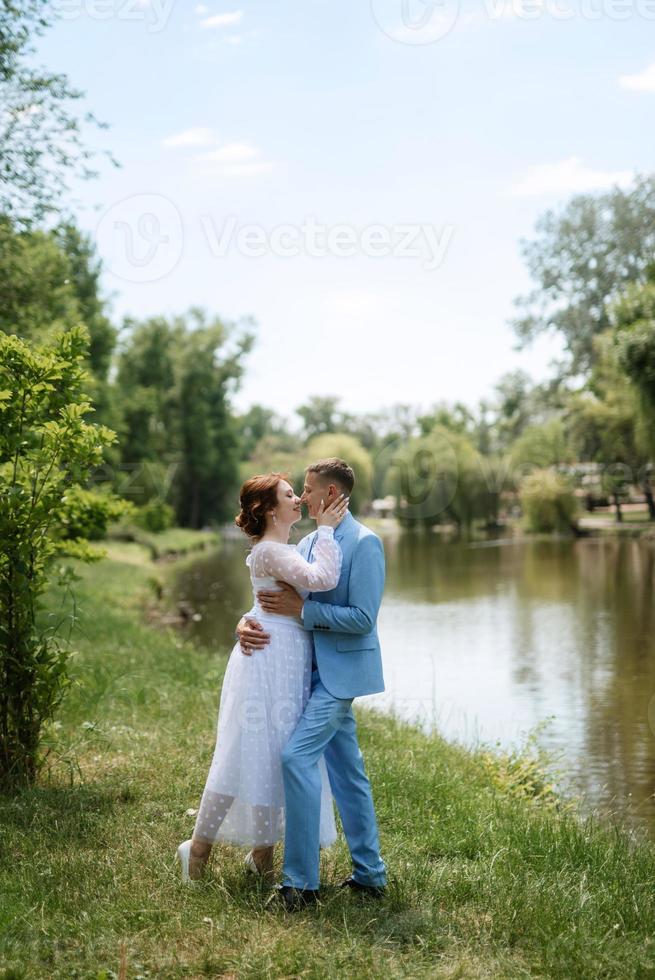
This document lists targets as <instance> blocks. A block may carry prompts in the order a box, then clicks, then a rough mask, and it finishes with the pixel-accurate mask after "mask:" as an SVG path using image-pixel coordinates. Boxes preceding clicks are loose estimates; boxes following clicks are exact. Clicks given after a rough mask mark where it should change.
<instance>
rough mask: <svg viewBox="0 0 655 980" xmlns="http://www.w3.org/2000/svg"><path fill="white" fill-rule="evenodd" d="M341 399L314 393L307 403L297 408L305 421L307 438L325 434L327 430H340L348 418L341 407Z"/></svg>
mask: <svg viewBox="0 0 655 980" xmlns="http://www.w3.org/2000/svg"><path fill="white" fill-rule="evenodd" d="M339 402H340V399H339V398H336V397H334V396H333V395H313V396H312V397H311V398H310V399H309V401H308V402H307V404H306V405H301V406H300V407H299V408H297V409H296V414H297V415H299V416H300V418H301V419H302V421H303V427H304V434H305V439H307V440H309V439H313V438H314V436H318V435H323V434H324V433H326V432H339V431H340V430H341V429H342V428H343V423H344V421H345V419H346V416H345V415H344V413H343V412H342V411H341V410H340V409H339V407H338V405H339Z"/></svg>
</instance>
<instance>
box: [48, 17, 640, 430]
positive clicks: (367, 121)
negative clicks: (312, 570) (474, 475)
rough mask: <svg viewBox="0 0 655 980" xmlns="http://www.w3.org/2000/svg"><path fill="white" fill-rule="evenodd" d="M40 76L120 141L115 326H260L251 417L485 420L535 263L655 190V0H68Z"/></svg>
mask: <svg viewBox="0 0 655 980" xmlns="http://www.w3.org/2000/svg"><path fill="white" fill-rule="evenodd" d="M55 6H56V8H57V10H58V13H59V20H58V22H57V23H56V24H55V26H54V27H53V28H52V29H51V30H49V31H48V33H47V34H46V35H45V36H44V38H43V39H42V41H41V42H40V44H39V55H40V58H41V60H42V61H43V62H44V63H45V64H46V65H47V66H48V68H50V69H51V70H57V71H65V72H66V73H67V74H68V75H69V77H70V79H71V81H72V83H73V84H74V85H75V86H76V87H77V88H80V89H82V90H84V91H85V93H86V95H85V99H84V100H83V106H84V108H86V109H89V110H92V111H93V112H94V113H95V115H96V116H97V117H98V118H99V119H101V120H103V121H104V122H106V123H108V124H109V128H108V129H107V130H106V131H97V130H89V131H88V137H87V140H88V142H89V143H90V144H91V145H92V146H94V147H96V148H98V149H103V148H106V149H110V150H111V152H112V153H113V155H114V156H115V157H116V158H117V159H118V160H119V161H120V163H121V167H120V169H115V168H112V167H111V166H109V165H108V164H107V163H100V175H99V177H98V178H97V179H95V180H92V181H87V182H81V181H74V182H73V184H72V193H73V194H74V196H75V198H76V199H77V200H78V201H79V206H78V208H77V213H78V220H79V224H80V226H81V227H82V228H83V229H84V230H86V231H88V232H90V233H91V234H92V235H93V237H94V239H95V241H96V243H97V248H98V253H99V255H100V257H101V258H102V260H103V263H104V271H103V276H102V288H103V290H104V291H105V293H106V294H107V295H111V312H112V316H113V318H114V320H115V321H119V320H120V319H122V317H123V316H126V315H130V316H133V317H137V318H145V317H148V316H154V315H166V316H169V315H175V314H181V313H183V312H184V311H185V310H187V309H189V307H191V306H202V307H204V308H205V309H206V310H207V311H208V313H209V314H211V315H217V316H220V317H221V319H223V320H225V321H229V322H234V323H239V322H245V321H246V320H247V318H252V319H253V320H254V322H255V324H256V326H255V328H254V329H255V334H256V344H255V347H254V349H253V351H252V353H250V354H249V355H248V357H247V364H246V368H247V369H246V375H245V378H244V382H243V385H242V388H241V390H240V391H239V393H238V394H237V395H236V397H235V407H236V408H237V409H238V410H245V409H246V408H247V407H248V406H249V405H251V404H254V403H258V404H263V405H267V406H269V407H271V408H273V409H275V410H276V411H278V412H279V413H281V414H282V415H285V416H287V417H290V416H292V414H293V411H294V409H295V408H296V407H297V406H298V405H301V404H302V403H304V402H306V400H307V399H308V397H310V396H311V395H334V396H337V397H339V398H341V400H342V406H343V408H344V409H346V410H347V411H351V412H366V413H368V412H374V411H377V410H379V409H381V408H383V407H384V406H389V405H392V404H394V403H411V404H414V405H416V406H418V407H420V408H422V409H423V410H426V409H428V408H429V407H430V406H431V405H433V404H435V403H437V402H442V401H447V402H454V401H462V402H465V403H466V404H469V405H471V406H474V405H476V404H477V403H478V401H479V400H480V399H481V398H489V397H491V396H492V395H493V387H494V384H495V383H496V381H497V380H498V379H499V378H500V376H501V375H502V374H503V373H505V372H507V371H510V370H514V369H516V368H522V369H523V370H526V371H527V372H528V373H529V374H530V375H531V376H532V377H533V378H534V379H535V380H541V379H543V378H545V377H547V376H549V374H550V373H551V369H550V363H551V360H552V358H554V357H558V356H559V355H560V354H561V346H560V342H559V340H558V338H556V337H550V338H549V337H545V338H542V339H541V340H539V341H538V342H537V343H535V344H534V345H533V346H532V347H531V348H530V349H528V350H526V351H523V352H519V351H517V350H515V346H516V339H515V335H514V333H513V331H512V328H511V325H510V320H511V317H512V315H513V312H514V307H513V300H514V298H515V297H516V296H518V295H520V294H522V293H525V292H526V291H527V290H528V289H529V288H530V280H529V277H528V273H527V270H526V268H525V264H524V262H523V260H522V257H521V253H520V248H519V243H520V240H521V239H525V238H528V239H529V238H531V237H533V236H534V226H535V222H536V220H537V218H538V217H539V215H540V214H542V213H543V212H544V211H546V210H548V209H552V208H555V209H559V208H561V207H563V205H564V204H565V203H566V201H567V200H568V199H569V198H570V197H571V195H572V194H574V193H578V192H600V191H603V190H605V189H607V188H609V187H611V186H613V185H615V184H618V185H620V186H628V185H629V183H630V181H631V179H632V177H633V176H634V174H635V173H646V172H649V171H651V170H652V169H653V150H654V138H653V134H654V133H655V127H654V126H653V110H654V109H655V0H575V2H573V0H509V2H506V0H466V2H461V3H460V4H457V2H456V0H440V2H432V0H431V2H424V0H329V2H328V0H304V2H302V3H301V2H299V0H279V2H277V3H271V2H270V0H269V2H267V3H264V2H262V0H245V2H243V3H241V2H239V0H235V2H230V3H226V2H214V0H206V2H203V3H196V2H182V0H174V2H171V0H58V2H57V3H55Z"/></svg>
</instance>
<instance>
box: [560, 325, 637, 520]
mask: <svg viewBox="0 0 655 980" xmlns="http://www.w3.org/2000/svg"><path fill="white" fill-rule="evenodd" d="M594 357H595V366H594V368H593V371H592V372H591V375H590V378H589V381H588V383H587V384H586V385H585V387H584V388H583V389H582V390H580V391H579V392H576V393H572V394H571V395H570V397H569V402H568V405H567V408H566V411H565V413H564V416H563V420H564V424H565V427H566V432H567V441H568V443H569V445H570V446H571V448H572V450H573V452H574V454H575V456H576V458H577V459H578V460H581V461H583V462H585V461H591V462H595V463H598V464H600V466H601V478H600V482H601V487H602V490H603V492H604V493H606V494H607V495H608V496H609V497H610V498H611V500H612V501H613V503H614V507H615V510H616V519H617V521H621V520H622V519H623V517H622V512H621V500H622V498H623V497H624V496H625V494H626V492H627V490H628V488H629V486H630V485H631V484H640V485H641V487H642V489H643V490H644V493H645V495H646V499H647V502H648V507H649V512H650V515H651V518H653V517H655V505H654V503H653V495H652V491H651V488H650V480H649V469H648V465H647V464H648V459H649V451H648V426H647V425H645V424H644V420H643V419H642V418H641V417H640V409H639V397H638V393H637V389H636V387H635V386H634V385H633V384H632V383H631V381H630V380H629V378H628V377H627V375H626V374H625V372H624V371H623V369H622V366H621V363H620V358H619V351H618V348H617V344H616V337H615V335H614V333H613V332H612V331H611V330H608V331H606V332H605V333H604V334H599V335H598V336H597V337H596V338H595V339H594Z"/></svg>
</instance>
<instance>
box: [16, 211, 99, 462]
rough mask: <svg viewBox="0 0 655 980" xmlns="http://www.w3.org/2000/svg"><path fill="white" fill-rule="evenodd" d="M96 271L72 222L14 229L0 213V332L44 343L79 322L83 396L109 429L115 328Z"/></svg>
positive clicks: (86, 239)
mask: <svg viewBox="0 0 655 980" xmlns="http://www.w3.org/2000/svg"><path fill="white" fill-rule="evenodd" d="M100 271H101V263H100V261H99V260H98V258H97V256H96V251H95V245H94V244H93V242H92V239H91V238H90V236H88V235H84V234H82V232H80V231H79V229H78V228H76V227H75V226H74V225H73V224H71V223H65V224H62V225H60V226H58V227H56V228H55V229H53V230H52V231H42V230H37V229H32V230H30V231H20V230H19V229H17V228H15V227H14V225H13V224H12V222H11V221H10V220H9V218H7V217H6V216H4V217H2V216H0V282H1V283H2V307H1V308H0V330H2V331H4V332H5V333H15V334H17V335H18V336H19V337H23V338H25V339H28V340H32V341H34V342H35V343H45V342H47V341H48V339H51V338H53V337H54V335H55V334H56V332H57V331H58V330H60V329H65V328H67V327H68V326H70V325H71V324H73V323H84V324H85V326H86V327H87V329H88V332H89V337H90V341H89V349H88V358H89V366H90V368H91V372H92V373H91V374H90V376H89V379H88V383H87V389H88V394H89V396H90V398H91V400H92V401H93V403H94V406H95V409H96V413H97V416H96V417H97V419H98V420H99V421H101V422H104V423H105V424H110V426H111V427H112V428H115V426H116V424H117V420H118V413H117V407H116V405H115V404H114V401H113V399H112V389H111V386H110V384H109V382H108V373H109V366H110V363H111V358H112V354H113V351H114V347H115V344H116V329H115V327H114V326H113V325H112V323H111V322H110V320H109V318H108V317H107V315H106V313H105V300H104V299H103V298H102V297H101V295H100V284H99V279H100ZM110 456H113V451H110Z"/></svg>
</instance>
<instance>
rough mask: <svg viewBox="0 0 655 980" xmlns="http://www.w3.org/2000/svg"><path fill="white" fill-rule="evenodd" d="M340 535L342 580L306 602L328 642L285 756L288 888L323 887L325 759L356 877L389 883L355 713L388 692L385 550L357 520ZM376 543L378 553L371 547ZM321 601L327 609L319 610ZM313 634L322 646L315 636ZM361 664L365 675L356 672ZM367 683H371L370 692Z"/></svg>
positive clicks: (307, 550) (306, 546)
mask: <svg viewBox="0 0 655 980" xmlns="http://www.w3.org/2000/svg"><path fill="white" fill-rule="evenodd" d="M335 537H336V538H337V540H338V541H339V544H340V545H341V548H342V551H343V564H342V570H341V577H340V579H339V583H338V585H337V587H336V589H334V590H333V591H332V592H329V593H316V594H315V595H314V596H312V597H311V598H310V599H309V601H308V602H306V603H305V617H304V623H305V628H306V629H312V630H315V629H316V628H317V627H316V625H312V624H315V623H316V622H317V619H320V621H321V622H322V623H323V625H322V626H321V627H320V628H321V629H322V630H323V631H324V632H322V634H321V643H319V644H317V643H316V642H315V652H314V664H313V667H314V669H313V671H312V687H311V694H310V698H309V701H308V702H307V705H306V707H305V710H304V712H303V714H302V716H301V718H300V721H299V722H298V725H297V726H296V729H295V731H294V732H293V735H292V736H291V738H290V739H289V741H288V742H287V744H286V746H285V748H284V750H283V752H282V775H283V779H284V796H285V804H286V830H285V839H284V867H283V879H282V884H283V885H292V886H293V887H295V888H311V889H313V890H315V889H318V887H319V857H320V848H319V826H320V812H321V777H320V772H319V768H318V762H319V759H320V757H321V756H322V755H323V754H325V762H326V765H327V771H328V776H329V779H330V786H331V787H332V793H333V795H334V799H335V802H336V804H337V807H338V810H339V815H340V817H341V822H342V824H343V829H344V833H345V835H346V840H347V842H348V847H349V849H350V854H351V857H352V864H353V877H354V878H355V880H356V881H358V882H360V883H361V884H364V885H377V886H380V885H384V884H386V868H385V864H384V861H383V860H382V858H381V856H380V845H379V839H378V828H377V821H376V817H375V808H374V806H373V797H372V794H371V786H370V783H369V780H368V776H367V775H366V770H365V768H364V761H363V759H362V753H361V751H360V748H359V744H358V741H357V725H356V722H355V718H354V715H353V710H352V702H353V698H354V696H355V695H358V694H362V693H369V691H370V692H371V693H372V690H381V689H383V684H382V687H381V686H380V685H381V683H382V673H381V663H380V648H379V643H378V641H377V632H376V630H375V620H376V617H377V610H378V608H379V605H380V601H381V599H382V588H383V586H384V552H383V551H382V545H381V542H380V541H379V538H377V537H376V536H375V535H373V534H372V532H370V531H369V530H368V529H367V528H364V527H363V526H362V525H361V524H359V523H358V522H357V521H355V520H354V518H353V517H352V515H350V514H349V515H347V517H346V518H344V520H343V521H342V522H341V524H340V525H339V527H338V528H337V530H336V534H335ZM371 538H374V539H375V542H377V544H378V545H379V547H378V546H377V545H375V544H372V543H371V541H370V540H369V539H371ZM313 539H314V535H313V534H310V535H308V536H307V537H306V538H303V540H302V541H301V542H300V545H299V551H300V552H301V554H303V555H304V556H305V557H308V558H309V559H310V560H311V547H312V544H313ZM362 541H363V542H364V545H363V549H364V550H363V551H362V550H361V549H362ZM358 550H359V558H358V556H357V552H358ZM362 556H364V558H365V563H363V564H362ZM358 561H359V562H360V564H358ZM380 563H381V567H380ZM353 566H354V569H355V571H356V572H357V573H358V575H357V583H356V587H355V588H354V589H353V588H351V587H350V574H351V569H352V567H353ZM353 595H354V597H355V598H356V599H357V600H358V601H359V597H360V596H361V597H363V598H362V599H361V607H357V606H355V605H353V604H352V597H353ZM349 597H350V599H351V602H350V603H349ZM319 603H321V604H322V605H321V608H320V609H318V610H317V608H316V607H317V606H318V605H319ZM323 604H324V605H323ZM330 606H331V607H332V608H329V607H330ZM308 610H312V611H313V612H312V615H311V616H308V615H307V613H308ZM328 632H330V634H331V635H329V638H328ZM314 636H315V641H316V633H315V634H314ZM322 661H323V663H324V667H325V669H324V670H322V669H321V667H322V666H323V663H322ZM354 661H355V662H356V663H357V666H358V667H359V670H353V668H354V667H355V663H354ZM362 677H365V678H366V680H365V681H364V688H365V689H364V690H362ZM328 687H329V688H330V690H328ZM335 688H336V690H334V689H335ZM337 695H338V696H337Z"/></svg>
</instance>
